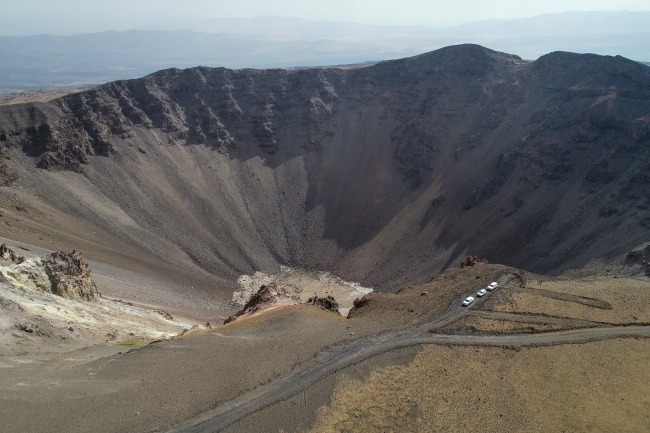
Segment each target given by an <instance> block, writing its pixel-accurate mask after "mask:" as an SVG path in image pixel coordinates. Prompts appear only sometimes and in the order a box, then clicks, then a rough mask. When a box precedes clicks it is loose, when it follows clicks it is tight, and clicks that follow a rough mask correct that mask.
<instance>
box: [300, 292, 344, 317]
mask: <svg viewBox="0 0 650 433" xmlns="http://www.w3.org/2000/svg"><path fill="white" fill-rule="evenodd" d="M307 303H308V304H312V305H316V306H318V307H320V308H322V309H323V310H327V311H332V312H334V313H336V314H340V313H339V303H338V302H336V299H334V297H333V296H326V297H324V298H321V297H319V296H314V297H312V298H309V300H308V301H307Z"/></svg>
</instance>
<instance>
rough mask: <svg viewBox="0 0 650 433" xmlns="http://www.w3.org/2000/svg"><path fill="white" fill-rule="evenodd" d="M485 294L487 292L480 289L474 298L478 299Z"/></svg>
mask: <svg viewBox="0 0 650 433" xmlns="http://www.w3.org/2000/svg"><path fill="white" fill-rule="evenodd" d="M486 293H487V290H485V289H481V290H479V291H478V292H477V293H476V296H478V297H479V298H480V297H482V296H483V295H485V294H486Z"/></svg>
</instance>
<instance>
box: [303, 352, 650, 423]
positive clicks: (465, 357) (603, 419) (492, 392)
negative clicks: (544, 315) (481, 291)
mask: <svg viewBox="0 0 650 433" xmlns="http://www.w3.org/2000/svg"><path fill="white" fill-rule="evenodd" d="M649 369H650V341H648V340H633V339H626V340H609V341H603V342H597V343H588V344H581V345H565V346H553V347H537V348H523V349H521V350H518V351H515V350H511V349H502V348H490V347H478V348H477V347H445V346H425V347H424V349H423V351H422V352H420V353H419V354H418V355H417V356H416V358H415V359H414V360H413V362H412V363H411V364H410V365H408V366H390V367H386V368H381V369H377V370H374V371H373V372H372V373H371V374H370V375H369V377H368V378H367V379H366V380H364V381H363V382H361V381H359V380H351V379H349V378H346V376H345V375H341V376H340V378H339V380H338V383H337V385H336V387H335V390H334V392H333V395H332V399H331V404H330V406H328V407H321V408H320V409H319V410H318V414H317V420H316V422H315V424H314V426H313V428H312V429H311V431H310V432H311V433H332V432H349V433H353V432H368V433H370V432H373V433H374V432H395V433H397V432H433V431H436V432H437V431H444V432H469V431H480V432H561V431H565V432H603V433H605V432H648V431H650V374H648V371H649Z"/></svg>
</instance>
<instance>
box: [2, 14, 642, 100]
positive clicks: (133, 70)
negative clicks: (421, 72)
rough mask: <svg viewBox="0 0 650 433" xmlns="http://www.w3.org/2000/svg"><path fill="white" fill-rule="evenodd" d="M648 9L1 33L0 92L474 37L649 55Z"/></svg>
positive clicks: (318, 59) (499, 44)
mask: <svg viewBox="0 0 650 433" xmlns="http://www.w3.org/2000/svg"><path fill="white" fill-rule="evenodd" d="M648 29H650V12H569V13H563V14H549V15H541V16H538V17H533V18H527V19H518V20H488V21H480V22H475V23H471V24H465V25H461V26H456V27H449V28H443V29H434V28H430V27H424V26H381V25H368V24H358V23H347V22H335V21H310V20H305V19H299V18H286V17H260V18H250V19H248V18H219V19H211V20H206V21H200V22H192V21H185V22H184V21H178V22H173V23H160V25H159V26H157V27H156V28H149V29H141V30H130V31H123V32H116V31H108V32H101V33H90V34H78V35H73V36H57V35H36V36H25V37H0V58H2V59H3V61H2V62H1V65H0V89H3V90H5V91H6V90H22V89H37V88H47V87H57V86H79V85H88V84H99V83H104V82H108V81H112V80H116V79H125V78H136V77H140V76H143V75H146V74H149V73H152V72H155V71H157V70H160V69H164V68H169V67H177V68H187V67H192V66H198V65H201V66H212V67H218V66H224V67H228V68H246V67H252V68H277V67H280V68H283V67H293V66H324V65H341V64H351V63H360V62H368V61H381V60H389V59H394V58H400V57H406V56H411V55H416V54H420V53H424V52H428V51H432V50H435V49H438V48H440V47H444V46H448V45H454V44H460V43H468V42H471V43H478V44H481V45H484V46H487V47H490V48H492V49H496V50H500V51H505V52H511V53H515V54H517V55H519V56H521V57H522V58H524V59H528V60H534V59H536V58H538V57H539V56H541V55H543V54H545V53H548V52H552V51H571V52H577V53H587V52H589V53H595V54H602V55H622V56H624V57H627V58H630V59H633V60H638V61H650V45H649V44H647V42H646V41H648V40H650V31H648Z"/></svg>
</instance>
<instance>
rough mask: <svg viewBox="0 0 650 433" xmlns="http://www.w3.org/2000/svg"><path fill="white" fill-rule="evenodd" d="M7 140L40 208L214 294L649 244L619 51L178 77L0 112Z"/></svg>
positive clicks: (642, 137) (644, 188)
mask: <svg viewBox="0 0 650 433" xmlns="http://www.w3.org/2000/svg"><path fill="white" fill-rule="evenodd" d="M0 144H1V145H2V155H3V156H4V158H5V160H4V161H3V162H2V164H1V165H0V169H1V170H0V174H1V177H2V183H3V185H5V186H6V187H5V188H3V189H2V194H4V195H5V196H6V197H14V198H15V201H17V202H19V203H21V204H20V205H21V206H25V207H26V208H27V209H32V210H33V215H43V218H44V219H47V215H50V214H51V213H52V210H53V209H54V210H56V211H57V212H60V213H59V214H58V215H59V219H61V218H62V217H61V215H65V217H64V218H63V219H67V218H70V219H71V220H74V221H82V222H85V223H87V225H86V226H84V227H89V226H90V227H93V230H94V229H95V228H96V229H97V231H98V232H99V231H101V232H102V233H104V234H105V235H106V239H108V238H112V239H118V240H120V241H121V242H123V243H124V244H128V245H129V247H130V248H132V249H135V250H136V251H138V254H141V255H142V256H143V257H151V258H155V260H158V261H160V262H162V263H167V264H170V265H173V266H176V267H178V268H181V269H186V270H188V272H190V273H191V272H195V273H197V274H200V273H203V274H206V275H208V274H209V275H214V276H217V277H219V278H220V280H219V281H222V283H223V284H224V286H223V287H226V286H227V285H228V284H229V283H228V282H232V281H235V280H236V279H237V278H238V276H240V275H242V274H251V273H253V272H254V271H258V270H259V271H264V272H274V271H277V270H278V269H279V266H280V265H289V266H292V267H297V268H307V269H315V270H328V271H332V272H333V273H335V274H336V275H339V276H340V277H342V278H345V279H346V280H350V281H360V282H362V283H363V284H365V285H374V286H376V287H377V288H380V289H384V290H394V289H397V288H399V287H400V286H401V285H402V284H404V283H406V282H414V281H418V280H420V281H426V280H428V279H429V278H430V277H431V275H434V274H435V273H436V272H437V271H439V270H441V269H444V268H446V267H448V266H449V265H450V264H452V263H454V262H457V261H459V260H460V259H461V258H464V257H465V256H466V255H467V254H469V253H471V254H477V255H479V256H480V257H487V258H488V260H489V261H490V262H492V263H494V262H498V263H504V264H508V265H512V266H517V267H520V268H524V269H527V270H533V271H537V272H556V271H559V270H561V269H563V268H575V267H582V266H585V265H588V264H594V263H607V262H609V261H611V260H614V259H617V258H619V257H622V256H624V254H626V253H627V252H628V251H629V250H631V249H632V248H634V247H636V246H638V245H640V244H642V243H644V242H647V241H648V240H650V231H649V230H650V210H649V206H650V177H649V175H648V174H647V173H648V167H650V155H649V154H648V145H649V144H650V68H648V67H647V66H645V65H642V64H639V63H636V62H633V61H630V60H627V59H625V58H622V57H602V56H596V55H577V54H571V53H563V52H556V53H551V54H548V55H546V56H543V57H541V58H540V59H539V60H537V61H535V62H532V63H528V62H525V61H522V60H521V59H520V58H518V57H516V56H511V55H507V54H503V53H498V52H494V51H491V50H488V49H485V48H482V47H480V46H476V45H462V46H455V47H448V48H445V49H441V50H438V51H435V52H432V53H428V54H424V55H421V56H417V57H413V58H408V59H403V60H395V61H390V62H383V63H379V64H376V65H373V66H367V67H359V68H314V69H297V70H285V69H278V70H249V69H243V70H228V69H223V68H221V69H210V68H192V69H186V70H177V69H170V70H164V71H160V72H158V73H155V74H152V75H150V76H147V77H144V78H142V79H137V80H130V81H118V82H114V83H109V84H106V85H103V86H100V87H98V88H95V89H92V90H88V91H85V92H81V93H77V94H73V95H68V96H65V97H63V98H60V99H57V100H54V101H51V102H49V103H32V104H24V105H12V106H5V107H0ZM11 194H16V195H15V196H11ZM56 223H57V224H63V225H65V224H66V223H65V221H58V222H56ZM66 227H67V228H66V230H69V231H70V232H71V233H72V235H71V236H73V237H74V238H76V239H88V237H89V236H90V235H89V233H88V232H87V230H85V229H82V228H81V226H79V227H77V226H76V225H74V224H71V225H68V226H66ZM2 230H4V231H6V230H8V228H7V227H2V229H1V230H0V232H2ZM14 236H15V233H14ZM84 254H86V251H84ZM90 254H92V252H91V253H90ZM106 260H111V258H106Z"/></svg>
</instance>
